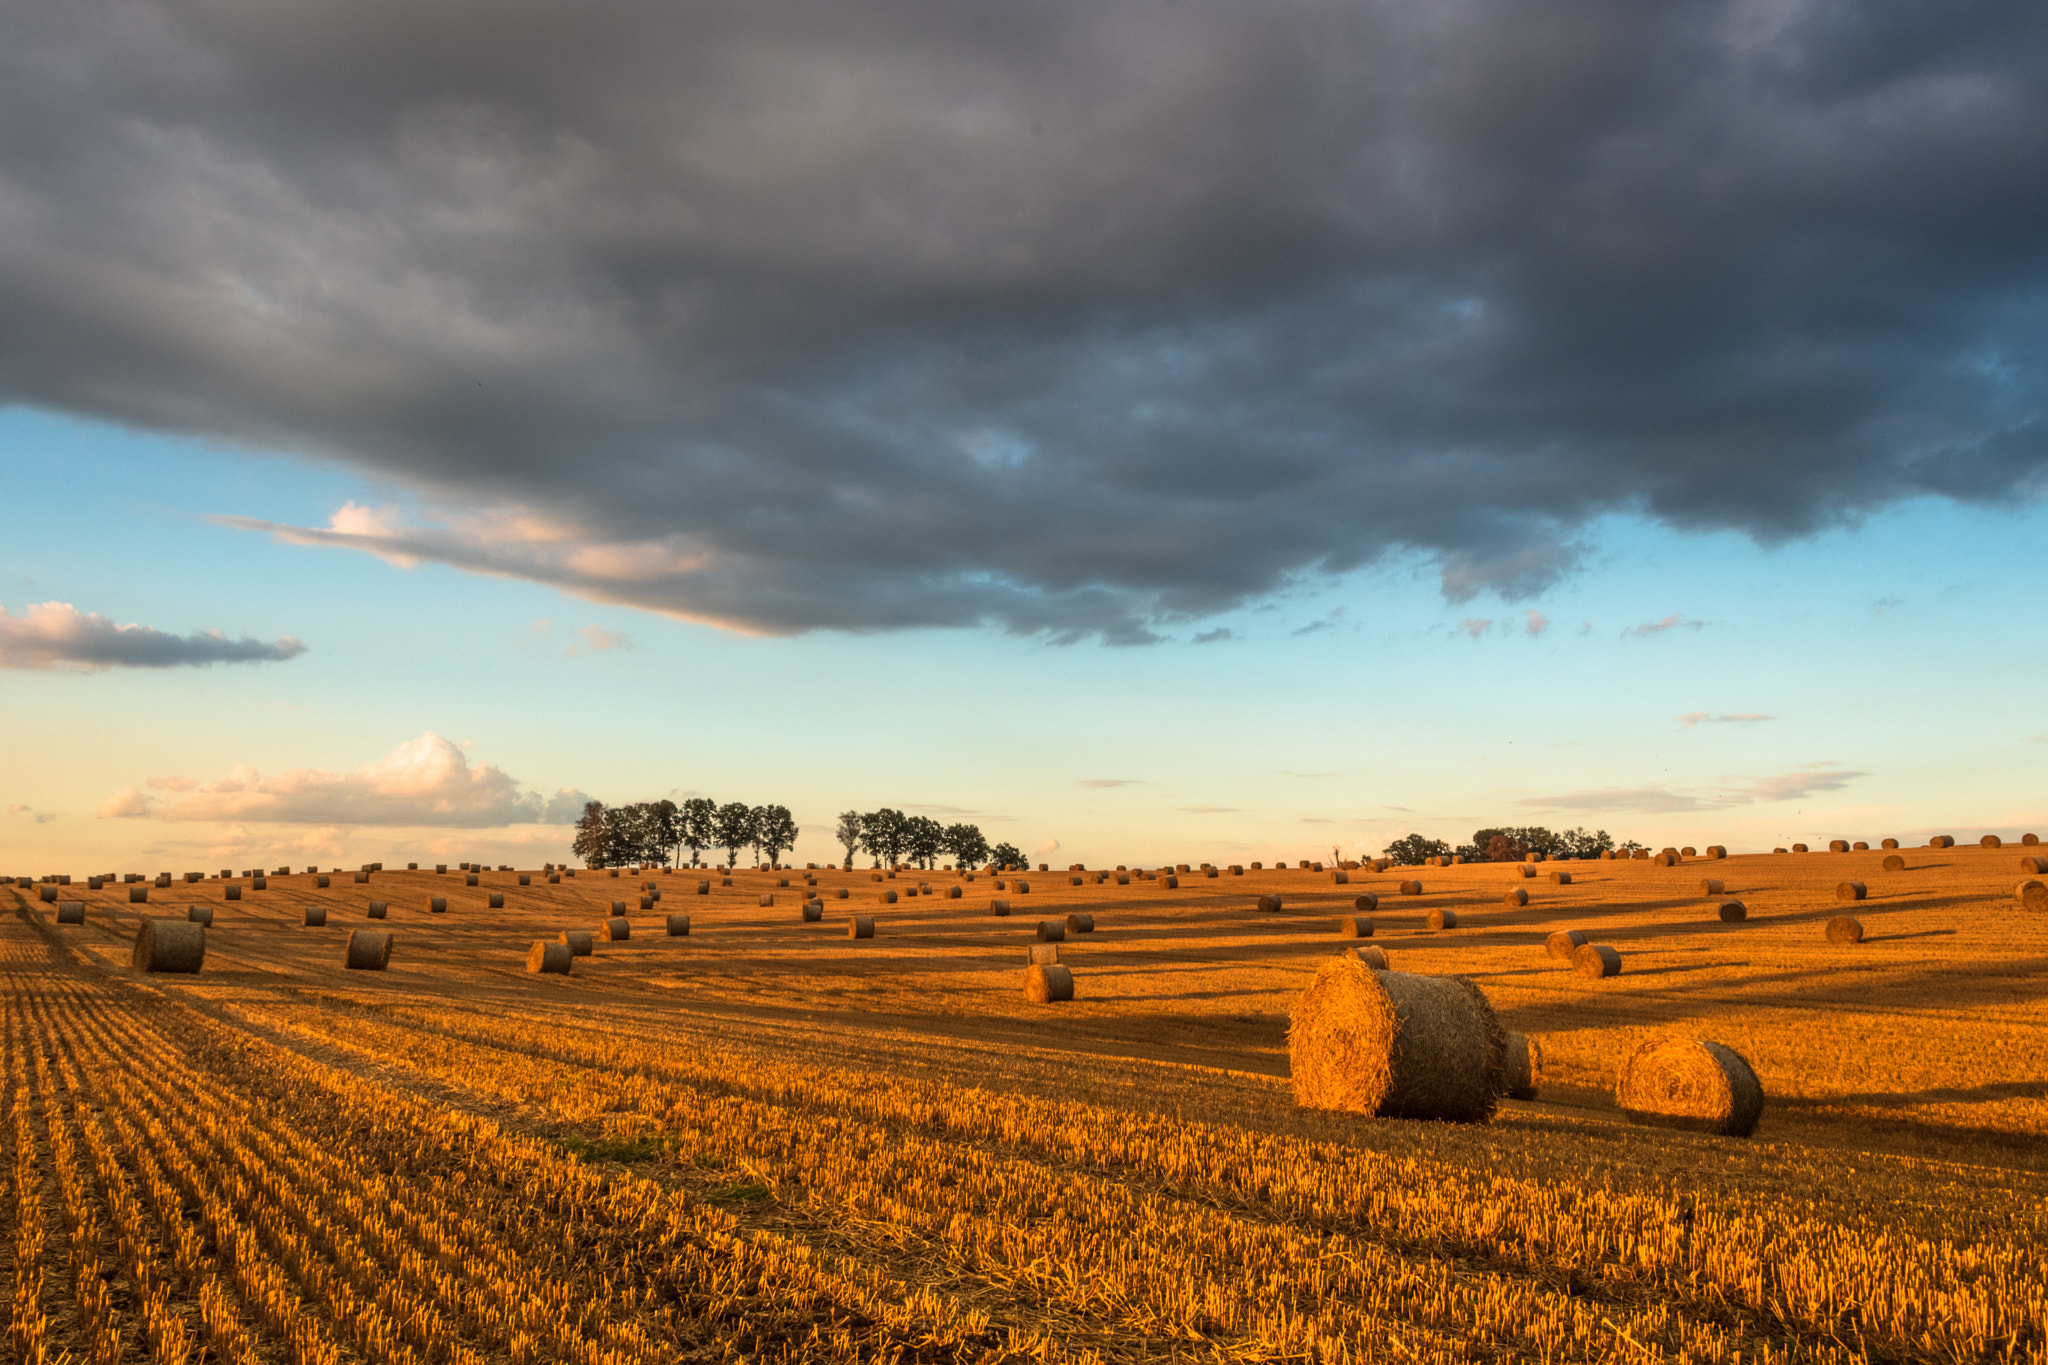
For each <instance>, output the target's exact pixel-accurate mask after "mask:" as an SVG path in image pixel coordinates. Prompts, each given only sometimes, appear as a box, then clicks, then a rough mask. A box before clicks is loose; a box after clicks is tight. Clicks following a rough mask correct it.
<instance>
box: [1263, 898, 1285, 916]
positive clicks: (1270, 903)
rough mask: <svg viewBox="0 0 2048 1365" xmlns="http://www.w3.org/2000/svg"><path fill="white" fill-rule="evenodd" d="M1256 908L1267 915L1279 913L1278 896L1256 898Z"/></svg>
mask: <svg viewBox="0 0 2048 1365" xmlns="http://www.w3.org/2000/svg"><path fill="white" fill-rule="evenodd" d="M1258 908H1259V909H1260V910H1262V911H1263V912H1265V913H1266V914H1268V915H1276V914H1278V913H1280V898H1279V897H1278V896H1261V897H1259V899H1258Z"/></svg>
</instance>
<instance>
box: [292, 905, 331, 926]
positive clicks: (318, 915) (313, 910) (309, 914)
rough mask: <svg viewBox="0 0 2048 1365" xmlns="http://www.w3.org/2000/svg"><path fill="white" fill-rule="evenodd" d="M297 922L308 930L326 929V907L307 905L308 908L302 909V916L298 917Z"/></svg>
mask: <svg viewBox="0 0 2048 1365" xmlns="http://www.w3.org/2000/svg"><path fill="white" fill-rule="evenodd" d="M299 922H300V923H301V924H303V925H304V926H305V927H306V928H308V929H324V928H326V927H327V907H326V906H324V905H308V906H306V907H305V909H304V913H303V914H302V915H301V916H300V918H299Z"/></svg>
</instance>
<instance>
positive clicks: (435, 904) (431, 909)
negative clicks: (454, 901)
mask: <svg viewBox="0 0 2048 1365" xmlns="http://www.w3.org/2000/svg"><path fill="white" fill-rule="evenodd" d="M427 913H428V914H430V915H445V914H447V913H448V898H447V897H446V896H429V897H427Z"/></svg>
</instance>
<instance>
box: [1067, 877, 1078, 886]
mask: <svg viewBox="0 0 2048 1365" xmlns="http://www.w3.org/2000/svg"><path fill="white" fill-rule="evenodd" d="M1080 884H1081V879H1080V878H1079V877H1069V878H1067V885H1068V886H1079V885H1080Z"/></svg>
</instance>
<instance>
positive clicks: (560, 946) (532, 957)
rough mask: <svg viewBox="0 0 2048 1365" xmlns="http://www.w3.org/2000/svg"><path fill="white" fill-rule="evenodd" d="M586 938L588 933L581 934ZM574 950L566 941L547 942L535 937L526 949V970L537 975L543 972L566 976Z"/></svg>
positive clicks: (574, 956)
mask: <svg viewBox="0 0 2048 1365" xmlns="http://www.w3.org/2000/svg"><path fill="white" fill-rule="evenodd" d="M583 937H584V938H585V939H586V940H588V939H589V937H590V935H588V934H585V935H584V936H583ZM575 960H576V953H575V950H574V949H572V948H570V947H569V945H568V944H566V943H549V942H547V941H546V940H545V939H535V940H534V941H533V946H532V947H531V948H528V949H527V950H526V970H527V971H529V972H531V973H532V974H534V975H535V976H539V975H540V974H541V973H543V972H545V973H548V974H549V975H552V976H567V975H568V974H569V967H570V965H571V964H572V963H573V962H575Z"/></svg>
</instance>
